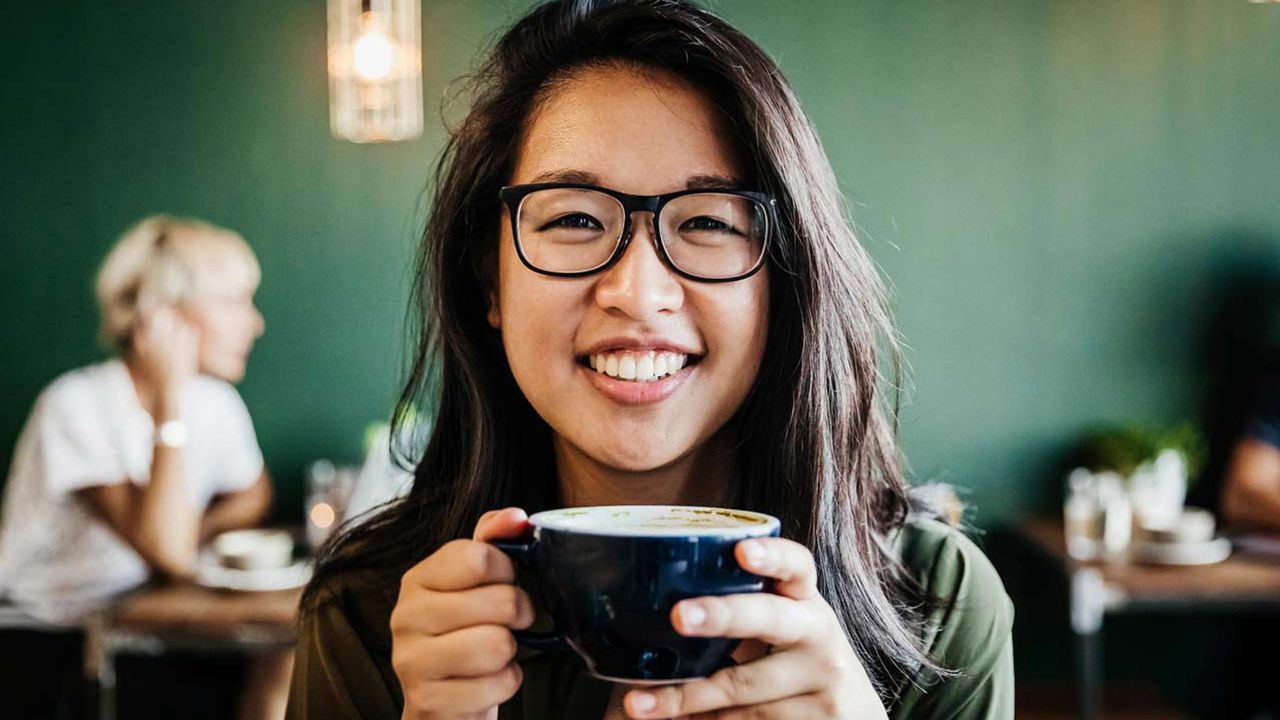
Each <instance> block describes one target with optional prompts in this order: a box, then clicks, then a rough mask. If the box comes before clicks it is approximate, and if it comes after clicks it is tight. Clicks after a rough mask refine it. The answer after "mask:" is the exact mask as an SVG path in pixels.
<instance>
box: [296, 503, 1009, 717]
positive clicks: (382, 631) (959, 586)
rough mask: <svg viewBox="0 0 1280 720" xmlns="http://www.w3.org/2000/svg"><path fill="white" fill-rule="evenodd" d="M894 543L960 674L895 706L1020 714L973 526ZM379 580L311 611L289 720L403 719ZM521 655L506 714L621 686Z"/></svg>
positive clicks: (565, 710) (583, 703) (938, 647)
mask: <svg viewBox="0 0 1280 720" xmlns="http://www.w3.org/2000/svg"><path fill="white" fill-rule="evenodd" d="M894 545H895V547H896V548H897V551H898V553H899V556H900V557H901V559H902V562H903V564H904V566H905V567H906V568H907V569H908V571H910V572H911V573H912V574H913V575H914V576H915V577H916V578H917V580H918V581H919V582H920V583H921V585H922V586H923V588H924V590H925V592H926V594H927V596H928V597H931V598H934V599H936V600H939V601H941V602H939V603H938V604H937V606H936V609H934V610H931V611H930V612H929V613H928V614H927V616H926V623H925V626H924V631H923V632H924V641H925V646H926V647H927V648H928V651H929V654H930V656H931V657H933V658H934V659H935V660H936V661H938V663H939V664H940V665H942V666H943V667H945V668H949V669H952V670H955V671H958V675H957V676H955V677H953V678H949V679H947V680H944V681H938V680H931V681H926V680H923V679H920V678H917V679H916V681H914V682H912V683H909V684H907V685H906V686H905V688H904V689H903V690H902V691H901V692H900V693H899V694H898V697H896V698H895V699H894V700H893V701H892V702H891V703H890V705H889V708H888V711H889V717H890V718H893V719H894V720H898V719H905V718H913V719H921V718H928V719H929V720H943V719H944V718H945V719H948V720H952V719H953V720H979V719H984V720H985V719H988V718H1012V717H1013V647H1012V630H1013V604H1012V603H1011V602H1010V601H1009V597H1008V595H1006V594H1005V591H1004V586H1003V585H1002V584H1001V582H1000V578H999V576H997V575H996V572H995V569H994V568H992V566H991V563H990V561H988V560H987V558H986V556H985V555H983V554H982V551H981V550H979V549H978V548H977V547H976V546H975V545H974V544H973V542H971V541H970V540H969V539H968V538H967V537H965V536H964V535H963V534H962V533H961V532H959V531H958V530H955V529H954V528H951V527H949V526H947V525H944V524H942V523H940V522H936V521H932V520H913V521H910V522H908V523H907V525H905V526H904V527H903V528H902V530H901V531H900V532H899V533H898V534H897V537H896V538H895V543H894ZM362 581H363V582H362ZM370 587H373V585H372V584H371V583H370V582H369V579H368V577H364V578H362V577H360V576H359V575H358V574H349V575H346V576H338V577H336V578H335V579H334V580H333V581H331V582H328V583H327V584H326V586H325V587H322V588H320V592H319V594H318V595H317V600H316V603H315V605H314V607H313V608H312V609H310V610H309V611H308V612H305V613H304V614H303V617H302V620H301V624H300V627H299V636H298V649H297V658H296V660H295V662H294V672H293V686H292V687H291V688H290V691H289V710H288V717H289V718H291V719H293V720H301V719H302V718H309V719H311V720H339V719H342V720H348V719H354V718H363V719H364V720H399V718H400V714H401V709H402V706H403V702H404V701H403V697H402V695H401V692H400V683H399V681H398V680H397V679H396V675H395V672H394V671H393V670H392V667H391V640H390V631H389V629H388V621H389V618H390V616H391V609H392V607H393V606H394V605H395V597H394V596H393V595H391V594H379V593H376V592H374V591H371V590H369V588H370ZM391 592H394V591H393V590H389V591H388V593H391ZM542 620H543V621H545V618H543V619H542ZM540 625H542V623H539V625H535V627H539V626H540ZM517 659H518V660H519V661H520V665H521V668H522V669H523V670H524V681H523V684H522V685H521V688H520V691H519V692H518V693H517V694H516V695H515V697H513V698H512V699H511V700H510V701H508V702H506V703H504V704H503V705H502V707H501V709H500V712H499V717H500V718H502V719H503V720H508V719H510V720H515V719H521V720H535V719H536V720H545V719H557V720H558V719H559V718H573V719H577V718H582V719H584V720H600V718H602V717H604V713H605V708H606V705H607V703H608V700H609V696H610V694H611V692H612V689H613V688H612V685H611V683H609V682H607V681H604V680H599V679H597V678H595V677H593V676H591V675H589V674H587V672H586V670H585V668H584V666H583V663H582V660H581V659H580V658H579V657H578V656H577V655H575V654H573V653H570V652H556V653H542V652H538V651H533V650H528V649H525V648H521V650H520V653H519V655H518V656H517Z"/></svg>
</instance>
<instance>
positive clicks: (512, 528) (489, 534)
mask: <svg viewBox="0 0 1280 720" xmlns="http://www.w3.org/2000/svg"><path fill="white" fill-rule="evenodd" d="M528 529H529V515H528V514H527V513H526V512H525V511H524V510H521V509H520V508H503V509H501V510H490V511H489V512H487V513H485V514H483V515H481V516H480V520H479V522H477V523H476V530H475V533H474V534H473V535H472V536H471V537H472V539H473V540H479V541H481V542H487V541H489V540H500V539H506V538H518V537H520V536H521V535H523V534H524V533H525V532H526V531H527V530H528Z"/></svg>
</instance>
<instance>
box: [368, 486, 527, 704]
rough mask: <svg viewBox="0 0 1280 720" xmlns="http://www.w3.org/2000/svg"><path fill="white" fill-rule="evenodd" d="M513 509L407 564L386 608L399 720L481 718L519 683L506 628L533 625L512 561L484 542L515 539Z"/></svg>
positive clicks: (518, 516) (522, 525)
mask: <svg viewBox="0 0 1280 720" xmlns="http://www.w3.org/2000/svg"><path fill="white" fill-rule="evenodd" d="M527 528H528V516H527V515H526V514H525V512H524V511H523V510H520V509H519V508H507V509H505V510H494V511H490V512H487V513H485V514H484V515H483V516H482V517H481V518H480V521H479V522H478V523H476V529H475V533H474V534H473V536H472V538H473V539H471V540H454V541H453V542H450V543H448V544H446V545H445V546H444V547H441V548H440V549H439V550H437V551H436V552H434V553H432V554H431V555H429V556H428V557H427V558H426V559H425V560H423V561H422V562H420V563H418V564H417V565H415V566H413V567H412V568H410V570H409V571H408V572H407V573H405V574H404V577H403V578H401V580H400V597H399V598H398V599H397V601H396V606H395V609H394V610H392V612H391V665H392V667H393V668H394V669H395V672H396V676H397V677H398V678H399V679H400V687H401V688H402V689H403V691H404V713H403V716H402V717H404V718H406V719H408V718H414V719H415V720H417V719H419V718H432V719H433V720H434V719H435V718H487V719H490V720H492V719H493V718H497V716H498V705H500V704H502V703H503V702H505V701H506V700H508V699H510V698H511V697H512V696H513V695H515V694H516V692H517V691H518V690H519V689H520V682H521V680H523V675H522V674H521V670H520V666H519V665H518V664H517V663H516V662H515V656H516V641H515V637H514V636H513V635H512V634H511V630H512V629H523V628H527V627H529V626H530V625H532V624H533V619H534V610H533V603H532V602H531V601H530V599H529V596H528V594H527V593H525V591H523V590H521V589H520V588H519V587H517V586H516V585H515V577H516V575H515V566H514V565H512V563H511V559H510V558H508V557H507V556H506V555H504V554H503V553H502V551H501V550H499V549H497V548H496V547H494V546H492V545H490V544H489V543H488V542H486V541H488V540H494V539H498V538H512V537H519V536H520V535H522V534H523V533H524V531H525V530H526V529H527Z"/></svg>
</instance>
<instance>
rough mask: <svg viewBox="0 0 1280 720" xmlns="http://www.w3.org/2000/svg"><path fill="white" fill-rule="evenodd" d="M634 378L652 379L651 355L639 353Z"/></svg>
mask: <svg viewBox="0 0 1280 720" xmlns="http://www.w3.org/2000/svg"><path fill="white" fill-rule="evenodd" d="M636 379H637V380H646V381H647V380H652V379H653V356H652V355H648V354H645V355H641V356H640V357H639V358H637V359H636Z"/></svg>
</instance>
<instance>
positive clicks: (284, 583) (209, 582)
mask: <svg viewBox="0 0 1280 720" xmlns="http://www.w3.org/2000/svg"><path fill="white" fill-rule="evenodd" d="M310 579H311V563H310V562H309V561H307V560H299V561H297V562H295V563H294V564H292V565H289V566H286V567H282V568H266V569H262V570H238V569H235V568H229V567H224V566H223V565H221V564H220V563H219V562H218V560H217V558H215V557H214V556H213V555H211V554H203V555H201V556H200V563H199V566H198V567H197V568H196V577H195V581H196V583H197V584H198V585H203V586H205V587H210V588H217V589H220V590H240V591H243V592H269V591H272V590H291V589H293V588H296V587H302V586H303V585H306V584H307V581H308V580H310Z"/></svg>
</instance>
